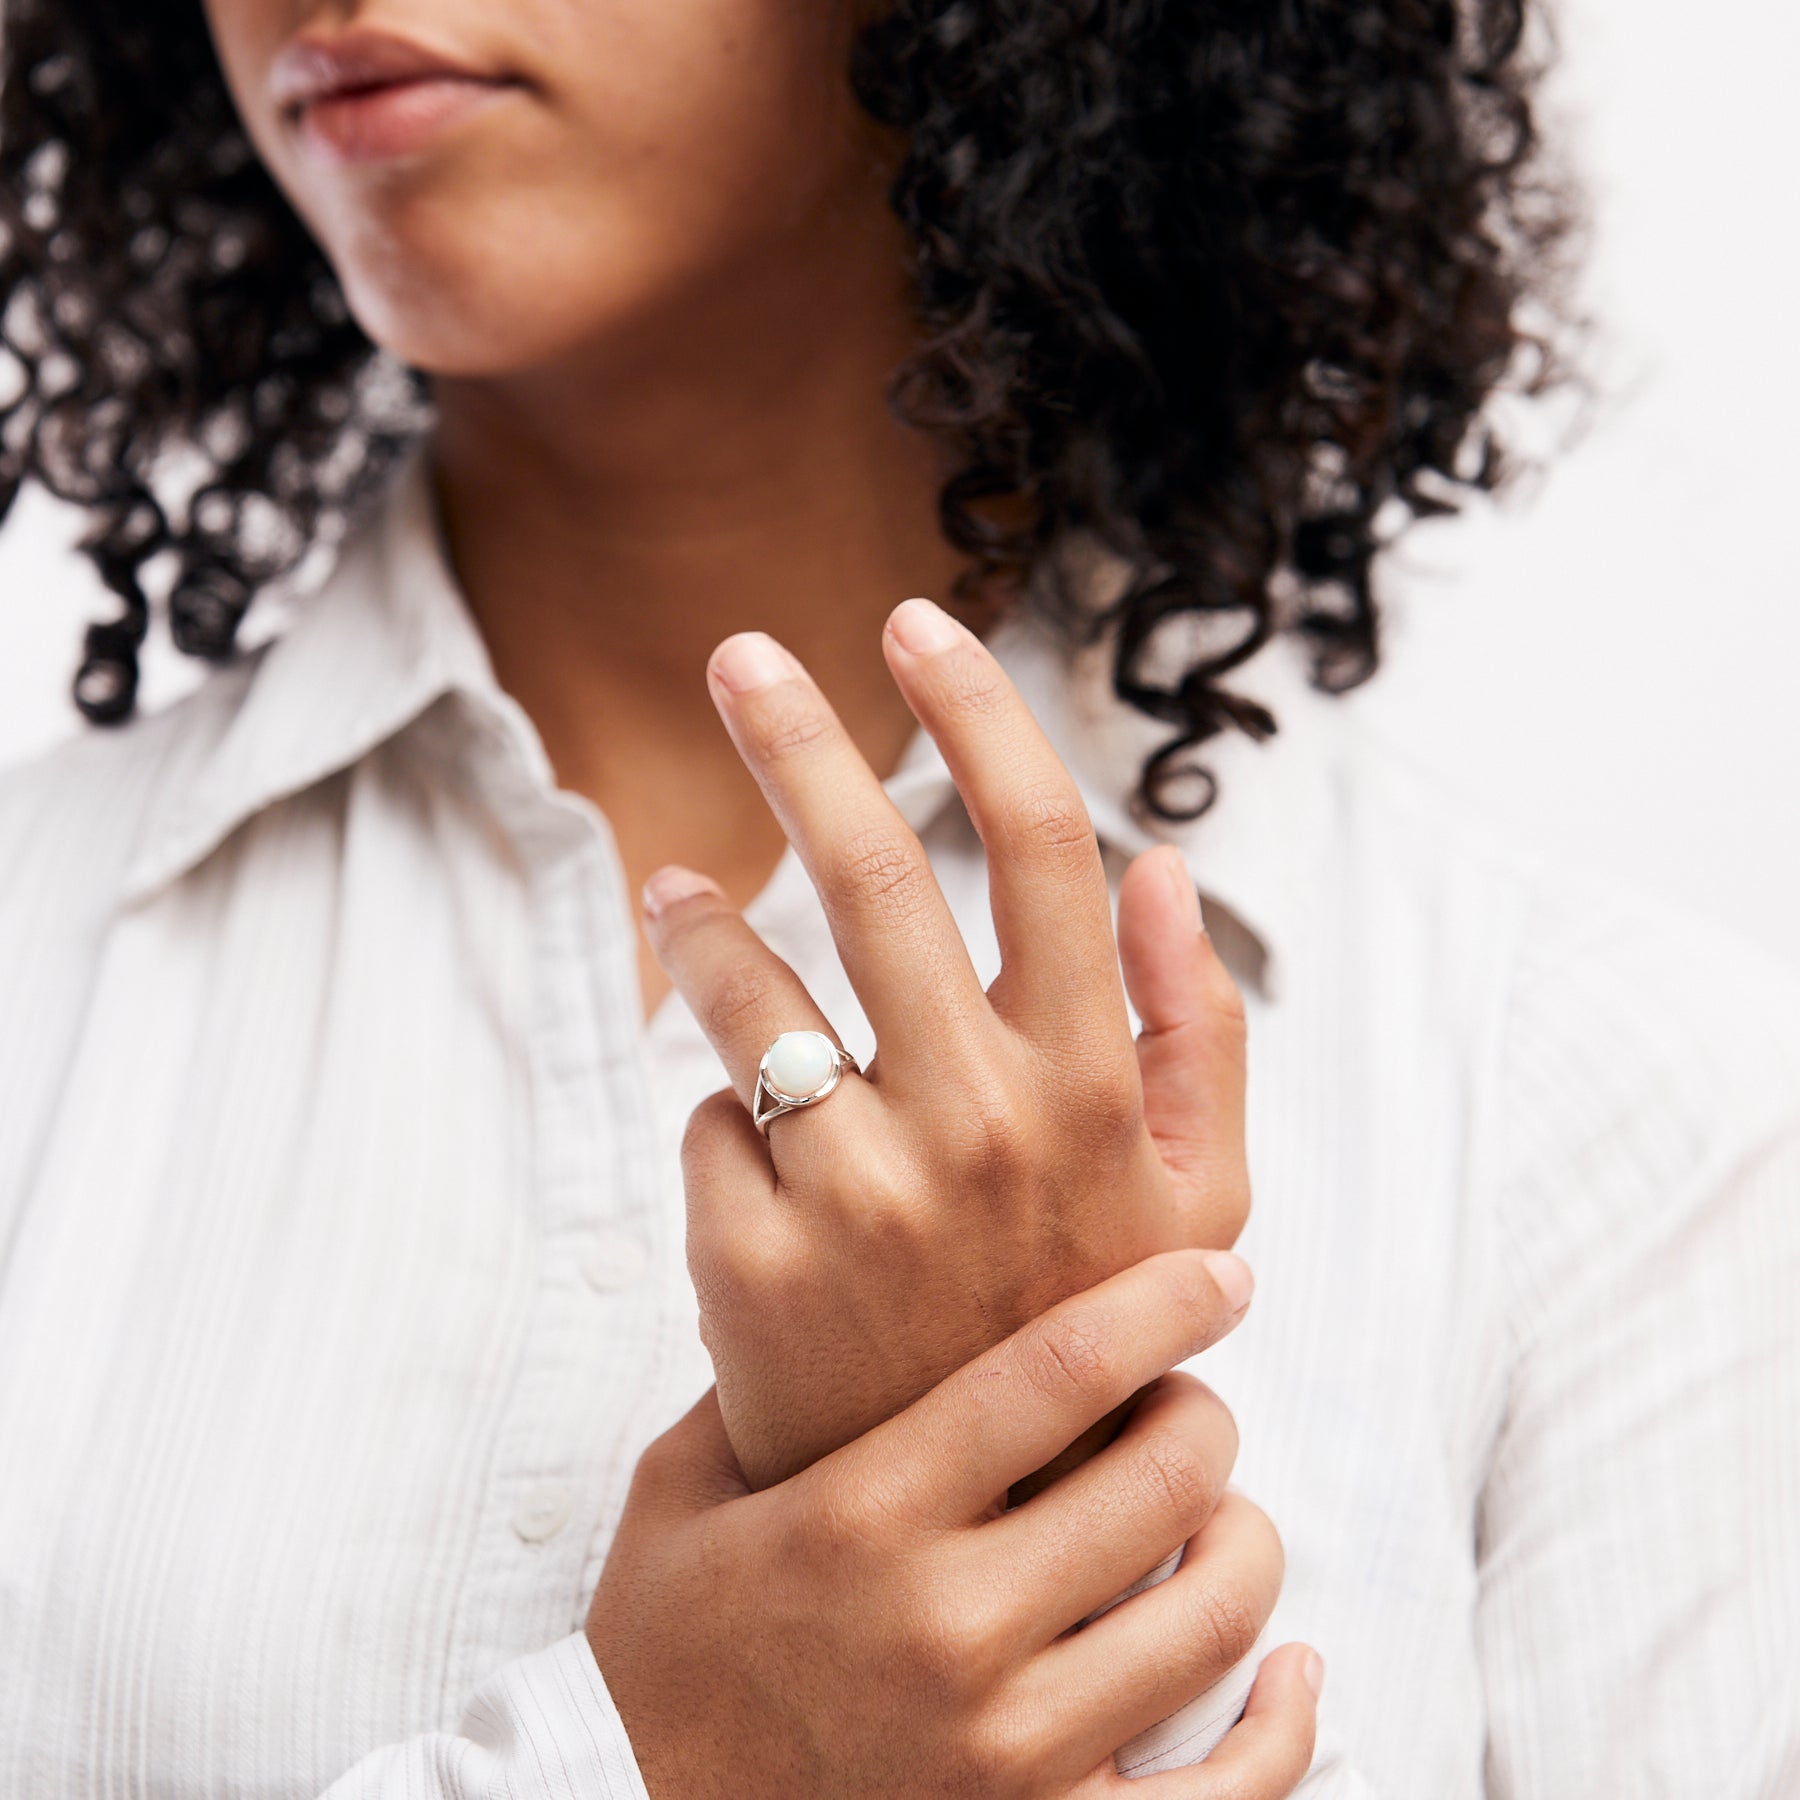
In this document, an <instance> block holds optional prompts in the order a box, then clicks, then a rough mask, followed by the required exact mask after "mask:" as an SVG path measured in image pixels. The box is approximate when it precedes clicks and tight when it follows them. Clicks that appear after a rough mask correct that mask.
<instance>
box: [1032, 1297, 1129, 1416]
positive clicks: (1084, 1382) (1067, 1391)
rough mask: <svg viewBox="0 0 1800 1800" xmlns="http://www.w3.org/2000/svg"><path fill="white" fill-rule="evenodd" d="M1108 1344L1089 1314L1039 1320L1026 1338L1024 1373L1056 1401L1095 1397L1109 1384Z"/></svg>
mask: <svg viewBox="0 0 1800 1800" xmlns="http://www.w3.org/2000/svg"><path fill="white" fill-rule="evenodd" d="M1114 1360H1115V1356H1114V1352H1113V1349H1112V1346H1111V1345H1110V1344H1109V1343H1108V1342H1107V1340H1106V1334H1105V1333H1104V1331H1103V1330H1102V1329H1101V1328H1100V1326H1099V1323H1098V1321H1097V1320H1095V1319H1094V1318H1093V1317H1092V1316H1091V1314H1088V1313H1086V1312H1065V1313H1058V1314H1052V1315H1051V1316H1050V1317H1048V1318H1046V1319H1043V1320H1041V1321H1040V1322H1039V1323H1038V1325H1037V1327H1036V1329H1035V1330H1034V1331H1033V1332H1032V1333H1031V1336H1030V1338H1029V1339H1028V1340H1027V1351H1026V1359H1025V1366H1026V1373H1027V1375H1028V1377H1029V1379H1030V1381H1031V1383H1032V1385H1033V1386H1034V1387H1035V1388H1037V1389H1038V1390H1039V1391H1040V1392H1042V1393H1045V1394H1047V1395H1049V1396H1050V1397H1052V1398H1053V1399H1057V1400H1067V1399H1069V1398H1074V1399H1076V1400H1083V1401H1089V1400H1096V1399H1099V1398H1101V1397H1103V1396H1104V1395H1105V1393H1106V1392H1107V1391H1108V1390H1109V1388H1110V1386H1111V1384H1112V1378H1113V1363H1114Z"/></svg>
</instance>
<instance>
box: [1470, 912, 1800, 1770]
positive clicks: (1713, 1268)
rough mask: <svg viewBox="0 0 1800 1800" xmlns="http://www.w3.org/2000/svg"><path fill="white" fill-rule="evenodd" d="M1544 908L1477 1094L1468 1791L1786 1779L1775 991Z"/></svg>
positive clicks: (1785, 1309) (1788, 1008)
mask: <svg viewBox="0 0 1800 1800" xmlns="http://www.w3.org/2000/svg"><path fill="white" fill-rule="evenodd" d="M1540 925H1541V929H1540V932H1539V934H1538V937H1537V941H1536V942H1535V944H1534V945H1533V947H1532V949H1531V951H1530V952H1529V953H1528V956H1527V963H1528V965H1529V966H1528V967H1527V968H1526V970H1525V971H1524V974H1523V977H1522V985H1521V989H1520V993H1519V996H1518V1002H1517V1008H1516V1014H1515V1019H1514V1021H1513V1025H1512V1028H1511V1034H1510V1042H1509V1046H1508V1052H1507V1057H1506V1078H1505V1081H1504V1082H1503V1084H1502V1087H1503V1090H1504V1091H1503V1095H1502V1105H1503V1109H1504V1111H1503V1118H1502V1122H1501V1123H1502V1129H1503V1131H1504V1133H1506V1134H1507V1153H1506V1155H1505V1157H1504V1161H1503V1167H1504V1169H1505V1171H1506V1173H1505V1181H1504V1187H1503V1191H1502V1195H1501V1199H1502V1213H1501V1226H1502V1230H1501V1240H1500V1241H1501V1245H1502V1249H1501V1252H1500V1254H1501V1258H1502V1261H1503V1264H1504V1267H1503V1268H1502V1269H1501V1270H1500V1277H1501V1280H1500V1291H1501V1292H1502V1293H1503V1294H1504V1296H1505V1313H1506V1318H1507V1322H1508V1323H1507V1329H1508V1330H1509V1332H1510V1333H1511V1336H1512V1342H1511V1345H1510V1355H1509V1357H1508V1364H1509V1367H1510V1369H1511V1380H1510V1387H1509V1391H1508V1394H1507V1401H1506V1406H1505V1410H1504V1417H1503V1422H1502V1424H1501V1426H1500V1430H1499V1433H1498V1437H1497V1441H1496V1443H1495V1445H1494V1450H1493V1455H1492V1458H1491V1461H1490V1465H1489V1474H1488V1479H1487V1481H1486V1483H1485V1487H1484V1492H1483V1496H1482V1502H1481V1508H1480V1516H1479V1521H1478V1530H1479V1538H1478V1550H1479V1569H1480V1590H1479V1603H1478V1612H1477V1618H1476V1632H1477V1650H1478V1655H1479V1657H1480V1661H1481V1667H1482V1683H1483V1689H1484V1696H1485V1700H1486V1706H1487V1713H1488V1720H1489V1740H1488V1751H1487V1789H1488V1792H1489V1794H1490V1796H1491V1797H1492V1800H1538V1797H1540V1796H1543V1797H1548V1796H1551V1795H1564V1794H1600V1793H1611V1794H1706V1795H1707V1796H1709V1800H1762V1797H1764V1796H1771V1795H1774V1794H1778V1793H1781V1794H1787V1793H1796V1792H1800V1709H1796V1707H1795V1706H1794V1704H1793V1700H1794V1695H1795V1694H1796V1693H1800V1661H1797V1659H1796V1636H1797V1630H1796V1628H1797V1624H1800V1303H1797V1301H1796V1295H1800V1048H1797V1040H1800V1029H1797V1028H1800V986H1797V984H1795V983H1794V982H1793V981H1792V979H1791V977H1790V976H1789V974H1788V972H1787V971H1786V970H1785V969H1783V968H1781V967H1780V966H1779V965H1777V964H1775V963H1774V962H1773V961H1772V960H1769V959H1765V958H1763V957H1762V956H1761V955H1760V954H1758V953H1755V952H1752V951H1750V950H1748V949H1747V948H1745V947H1740V946H1737V945H1735V944H1732V943H1730V942H1729V941H1727V940H1725V939H1724V938H1723V937H1722V936H1720V935H1716V934H1713V933H1711V932H1709V931H1707V930H1705V929H1704V928H1693V927H1687V926H1685V924H1684V923H1683V922H1677V921H1675V920H1673V919H1665V918H1663V917H1661V916H1660V915H1654V914H1652V913H1650V912H1649V911H1648V909H1647V908H1646V907H1644V906H1642V905H1638V906H1634V907H1628V906H1626V905H1625V904H1624V903H1623V902H1620V904H1619V905H1618V906H1617V907H1616V908H1615V909H1613V910H1611V911H1606V910H1604V909H1602V910H1600V911H1597V912H1596V913H1594V914H1593V916H1592V917H1591V918H1590V919H1589V920H1588V921H1587V923H1586V925H1585V926H1584V927H1583V928H1582V929H1581V930H1579V931H1576V932H1571V930H1570V929H1569V928H1568V926H1567V925H1566V923H1565V924H1563V925H1558V924H1557V923H1556V921H1555V920H1554V919H1551V920H1549V921H1540Z"/></svg>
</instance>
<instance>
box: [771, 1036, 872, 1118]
mask: <svg viewBox="0 0 1800 1800" xmlns="http://www.w3.org/2000/svg"><path fill="white" fill-rule="evenodd" d="M846 1069H848V1070H849V1071H850V1073H851V1074H852V1075H860V1074H861V1073H862V1069H861V1068H860V1067H859V1066H858V1064H857V1061H856V1058H855V1057H854V1056H852V1055H851V1054H850V1052H849V1051H848V1050H845V1049H841V1048H840V1047H839V1046H838V1045H836V1044H834V1043H833V1042H832V1041H831V1039H830V1038H828V1037H827V1036H826V1035H825V1034H824V1032H822V1031H784V1032H783V1033H782V1034H781V1036H780V1037H778V1038H777V1039H776V1040H775V1041H774V1043H772V1044H771V1045H770V1046H769V1047H768V1049H767V1050H765V1051H764V1052H763V1059H762V1061H761V1062H760V1063H759V1064H758V1065H757V1068H756V1093H755V1095H754V1097H753V1099H752V1102H751V1106H750V1117H751V1120H752V1121H753V1122H754V1124H755V1126H756V1129H757V1130H758V1131H760V1132H761V1133H762V1134H763V1136H764V1137H767V1136H768V1135H769V1124H770V1122H771V1121H772V1120H774V1119H779V1118H780V1117H781V1115H782V1114H783V1113H790V1112H798V1111H799V1110H800V1109H801V1107H803V1106H817V1105H818V1104H819V1102H820V1101H821V1100H824V1099H826V1098H828V1097H829V1096H830V1095H831V1094H832V1093H834V1092H835V1091H836V1089H837V1085H838V1083H839V1082H840V1081H842V1080H843V1079H844V1071H845V1070H846Z"/></svg>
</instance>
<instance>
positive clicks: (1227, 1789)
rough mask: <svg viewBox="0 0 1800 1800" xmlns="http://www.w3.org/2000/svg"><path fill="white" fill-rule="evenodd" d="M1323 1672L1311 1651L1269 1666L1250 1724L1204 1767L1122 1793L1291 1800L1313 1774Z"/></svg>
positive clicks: (1126, 1785)
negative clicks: (1311, 1773) (1302, 1783)
mask: <svg viewBox="0 0 1800 1800" xmlns="http://www.w3.org/2000/svg"><path fill="white" fill-rule="evenodd" d="M1324 1683H1325V1664H1324V1662H1323V1661H1322V1660H1321V1659H1320V1657H1319V1653H1318V1652H1317V1651H1316V1650H1312V1649H1309V1648H1308V1647H1307V1646H1306V1645H1305V1644H1284V1645H1282V1647H1281V1648H1280V1649H1279V1650H1272V1651H1271V1652H1270V1653H1269V1654H1268V1655H1267V1656H1266V1657H1264V1658H1263V1663H1262V1667H1261V1668H1260V1669H1259V1670H1258V1671H1257V1674H1256V1685H1255V1686H1254V1687H1253V1688H1251V1690H1250V1698H1249V1699H1248V1701H1246V1702H1245V1705H1244V1716H1243V1717H1242V1718H1241V1719H1240V1720H1239V1721H1238V1722H1237V1723H1236V1724H1235V1725H1234V1726H1232V1728H1231V1729H1230V1730H1229V1731H1228V1732H1226V1734H1225V1735H1224V1737H1222V1738H1221V1739H1220V1740H1219V1743H1218V1746H1217V1748H1215V1749H1214V1751H1213V1753H1212V1754H1211V1755H1210V1756H1209V1757H1207V1759H1206V1761H1205V1762H1203V1763H1197V1764H1195V1766H1194V1767H1193V1768H1191V1769H1170V1770H1168V1771H1167V1772H1165V1773H1164V1774H1161V1775H1146V1776H1143V1777H1142V1778H1141V1779H1139V1780H1136V1781H1127V1780H1126V1778H1125V1777H1124V1776H1120V1777H1119V1780H1120V1783H1121V1786H1120V1788H1119V1789H1118V1790H1117V1792H1118V1793H1119V1794H1120V1795H1121V1796H1122V1795H1123V1794H1124V1793H1125V1792H1126V1791H1129V1792H1130V1794H1131V1795H1132V1797H1133V1800H1137V1797H1138V1796H1140V1795H1141V1796H1144V1800H1287V1797H1288V1796H1289V1795H1290V1794H1292V1793H1293V1791H1294V1790H1295V1788H1297V1787H1298V1786H1299V1785H1300V1783H1301V1782H1302V1781H1303V1780H1305V1778H1306V1772H1307V1770H1308V1769H1309V1768H1311V1767H1312V1759H1313V1742H1314V1738H1315V1734H1316V1732H1317V1728H1318V1716H1319V1693H1320V1690H1321V1689H1322V1688H1323V1686H1324Z"/></svg>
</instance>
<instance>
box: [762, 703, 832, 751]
mask: <svg viewBox="0 0 1800 1800" xmlns="http://www.w3.org/2000/svg"><path fill="white" fill-rule="evenodd" d="M754 729H755V740H756V747H757V749H758V751H759V752H760V753H761V755H762V757H763V759H764V761H766V762H769V763H782V762H787V761H789V760H791V759H792V758H794V757H796V756H804V755H806V754H807V753H808V752H809V751H812V750H816V749H817V748H818V747H819V746H820V745H821V744H823V743H825V742H826V741H827V740H828V739H829V738H830V737H831V734H832V724H831V720H830V719H829V718H828V717H827V716H826V715H825V714H824V713H823V712H822V711H821V710H820V709H819V708H818V707H817V706H813V705H806V704H801V705H796V704H793V703H791V702H790V703H789V704H788V705H785V706H774V707H771V708H770V709H769V710H768V711H767V712H766V713H765V714H764V715H763V717H762V718H761V719H760V720H758V722H757V724H756V726H755V728H754Z"/></svg>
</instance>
